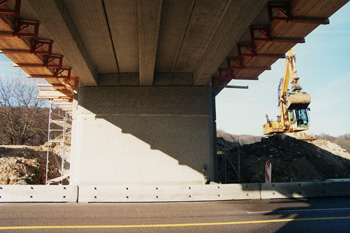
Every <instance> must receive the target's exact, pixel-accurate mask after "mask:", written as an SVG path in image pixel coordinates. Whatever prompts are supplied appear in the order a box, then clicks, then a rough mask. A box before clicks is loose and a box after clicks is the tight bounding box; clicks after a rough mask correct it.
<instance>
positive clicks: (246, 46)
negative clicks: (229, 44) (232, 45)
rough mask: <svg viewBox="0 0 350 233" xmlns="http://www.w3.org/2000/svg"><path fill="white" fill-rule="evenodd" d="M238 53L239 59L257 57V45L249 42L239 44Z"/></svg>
mask: <svg viewBox="0 0 350 233" xmlns="http://www.w3.org/2000/svg"><path fill="white" fill-rule="evenodd" d="M237 51H238V57H242V56H251V57H254V56H256V49H255V44H254V43H251V42H248V43H237Z"/></svg>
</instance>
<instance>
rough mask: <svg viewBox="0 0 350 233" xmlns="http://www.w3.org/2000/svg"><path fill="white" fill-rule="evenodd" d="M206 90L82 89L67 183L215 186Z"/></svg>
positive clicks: (209, 98) (210, 114)
mask: <svg viewBox="0 0 350 233" xmlns="http://www.w3.org/2000/svg"><path fill="white" fill-rule="evenodd" d="M212 101H213V99H212V93H211V88H210V87H206V86H169V87H151V86H150V87H81V88H79V96H78V104H77V107H76V109H75V113H74V123H73V144H74V146H73V151H72V155H73V158H72V166H71V170H72V171H71V183H72V184H78V185H124V184H128V185H173V184H174V185H175V184H177V185H181V184H203V183H205V182H206V181H207V179H209V180H213V179H214V173H215V163H214V153H213V152H214V151H213V140H214V136H213V121H214V118H213V108H212V104H213V103H212Z"/></svg>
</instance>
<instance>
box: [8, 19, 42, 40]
mask: <svg viewBox="0 0 350 233" xmlns="http://www.w3.org/2000/svg"><path fill="white" fill-rule="evenodd" d="M39 25H40V23H39V21H32V20H23V19H17V20H16V27H15V31H14V32H13V35H14V36H18V37H32V38H34V39H37V38H38V35H39ZM30 29H31V31H29V30H30Z"/></svg>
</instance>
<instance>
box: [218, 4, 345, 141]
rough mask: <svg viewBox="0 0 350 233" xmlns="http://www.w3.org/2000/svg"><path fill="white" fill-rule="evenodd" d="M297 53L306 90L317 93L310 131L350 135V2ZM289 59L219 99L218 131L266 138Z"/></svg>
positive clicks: (275, 64)
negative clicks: (267, 125)
mask: <svg viewBox="0 0 350 233" xmlns="http://www.w3.org/2000/svg"><path fill="white" fill-rule="evenodd" d="M305 40H306V42H305V43H304V44H298V45H296V46H295V47H294V48H293V49H294V52H295V53H296V57H297V59H296V61H297V63H296V66H297V70H298V73H297V75H298V76H299V77H300V84H301V86H302V87H303V91H305V92H308V93H309V94H310V95H311V98H312V101H311V104H310V108H311V112H310V116H311V126H310V130H309V131H310V132H313V133H315V134H321V133H326V134H330V135H333V136H339V135H343V134H346V133H350V3H347V4H346V5H345V6H344V7H343V8H341V9H340V10H339V11H338V12H336V13H335V14H334V15H333V16H331V17H330V24H329V25H320V26H319V27H318V28H316V29H315V30H314V31H313V32H311V33H310V34H309V35H308V36H307V37H306V38H305ZM284 67H285V60H284V59H279V60H278V61H277V62H275V63H274V64H273V65H272V67H271V71H265V72H264V73H263V74H261V75H260V77H259V81H238V80H233V81H231V82H230V85H248V86H249V89H248V90H245V89H229V88H227V89H224V90H223V91H222V92H221V93H220V94H219V95H218V96H217V97H216V109H217V128H218V129H221V130H224V131H225V132H228V133H232V134H250V135H262V125H263V124H264V123H266V118H265V114H268V115H269V118H270V119H271V118H272V119H274V120H276V117H277V115H279V109H278V107H277V86H278V83H279V80H280V78H281V77H282V76H283V73H284Z"/></svg>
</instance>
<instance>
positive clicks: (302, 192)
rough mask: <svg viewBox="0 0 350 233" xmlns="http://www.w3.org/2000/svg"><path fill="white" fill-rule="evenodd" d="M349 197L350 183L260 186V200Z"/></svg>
mask: <svg viewBox="0 0 350 233" xmlns="http://www.w3.org/2000/svg"><path fill="white" fill-rule="evenodd" d="M331 196H350V182H332V181H325V182H296V183H270V184H267V183H265V184H261V199H273V198H299V197H331Z"/></svg>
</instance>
